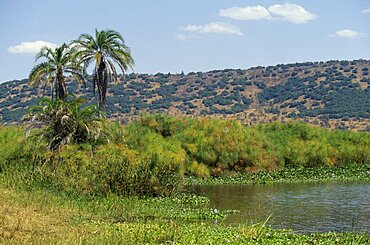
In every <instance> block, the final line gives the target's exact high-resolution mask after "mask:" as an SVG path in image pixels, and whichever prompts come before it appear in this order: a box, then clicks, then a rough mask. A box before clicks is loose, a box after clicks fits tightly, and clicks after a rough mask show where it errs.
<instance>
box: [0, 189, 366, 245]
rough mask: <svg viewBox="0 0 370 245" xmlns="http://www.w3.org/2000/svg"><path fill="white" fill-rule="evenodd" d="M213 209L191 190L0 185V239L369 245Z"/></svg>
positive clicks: (357, 237)
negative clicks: (77, 190)
mask: <svg viewBox="0 0 370 245" xmlns="http://www.w3.org/2000/svg"><path fill="white" fill-rule="evenodd" d="M228 213H229V211H225V210H220V211H215V210H213V209H212V207H210V206H209V200H208V199H207V198H204V197H198V196H194V195H192V194H179V195H176V196H173V197H166V198H133V197H131V198H122V197H117V196H114V195H113V196H109V197H86V196H74V195H68V194H65V193H62V192H54V191H50V190H40V189H39V190H37V189H31V190H30V189H28V190H26V189H16V188H9V187H7V188H6V187H4V186H1V187H0V223H1V225H0V243H15V244H17V243H44V244H50V243H60V244H76V243H83V244H102V243H110V244H251V243H253V244H287V243H291V244H308V243H310V244H312V243H315V244H334V243H335V244H368V243H369V242H370V238H369V235H367V234H357V233H313V234H307V235H302V234H294V233H293V232H291V231H287V230H273V229H271V228H269V227H266V226H264V223H263V222H262V223H259V224H256V225H240V226H238V227H229V226H224V225H215V224H214V222H213V221H214V220H215V219H222V218H223V217H225V216H226V215H227V214H228Z"/></svg>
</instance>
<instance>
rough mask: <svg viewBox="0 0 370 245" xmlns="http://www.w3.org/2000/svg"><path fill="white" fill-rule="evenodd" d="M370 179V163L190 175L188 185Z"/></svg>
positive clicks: (187, 180)
mask: <svg viewBox="0 0 370 245" xmlns="http://www.w3.org/2000/svg"><path fill="white" fill-rule="evenodd" d="M355 180H356V181H358V180H363V181H370V165H369V164H364V165H358V164H349V165H343V166H336V167H329V166H321V167H287V168H282V169H279V170H275V171H270V172H269V171H260V172H257V173H241V174H236V175H230V176H221V177H220V176H219V177H212V178H207V179H199V178H194V177H189V178H187V179H186V184H187V185H225V184H268V183H277V182H284V183H285V182H326V181H355Z"/></svg>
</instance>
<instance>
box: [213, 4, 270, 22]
mask: <svg viewBox="0 0 370 245" xmlns="http://www.w3.org/2000/svg"><path fill="white" fill-rule="evenodd" d="M218 15H219V16H223V17H229V18H231V19H235V20H261V19H270V18H271V15H270V13H269V11H267V9H266V8H265V7H263V6H261V5H257V6H247V7H244V8H241V7H233V8H228V9H221V10H220V12H219V13H218Z"/></svg>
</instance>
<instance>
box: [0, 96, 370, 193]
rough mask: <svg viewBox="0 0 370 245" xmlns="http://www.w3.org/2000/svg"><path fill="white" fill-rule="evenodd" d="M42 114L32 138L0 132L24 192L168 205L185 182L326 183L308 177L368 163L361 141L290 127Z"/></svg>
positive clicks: (368, 145) (364, 136)
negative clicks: (31, 188) (49, 190)
mask: <svg viewBox="0 0 370 245" xmlns="http://www.w3.org/2000/svg"><path fill="white" fill-rule="evenodd" d="M42 108H43V109H42V110H40V109H41V107H39V108H36V109H35V112H36V114H31V117H32V118H33V120H34V122H42V123H46V126H45V127H43V128H36V129H32V130H31V131H29V135H30V136H29V137H25V136H24V133H23V130H22V128H17V127H4V128H2V129H1V131H0V139H1V145H2V146H3V147H2V149H1V151H3V152H0V170H1V171H3V172H12V171H16V172H19V173H18V176H19V178H20V179H22V180H21V181H22V182H24V183H29V184H30V185H33V184H36V185H40V184H41V185H42V186H48V187H50V186H53V187H54V188H57V189H60V190H64V191H68V192H75V191H77V190H78V192H80V193H85V194H89V195H109V194H111V193H113V194H119V195H133V194H134V195H140V196H142V195H144V196H163V195H164V196H167V195H171V194H173V193H176V192H177V190H179V189H182V187H183V184H184V177H186V176H195V177H198V178H202V179H206V178H208V177H210V176H214V177H217V176H235V175H238V174H242V175H241V176H244V177H245V178H246V179H245V181H246V182H249V181H250V180H253V179H254V178H256V179H257V180H260V182H264V181H269V180H279V178H280V179H281V178H283V179H285V178H286V177H289V175H292V174H293V172H295V171H296V170H295V169H298V170H297V172H296V174H295V175H296V176H297V178H301V177H302V179H305V177H304V174H306V175H307V174H308V175H309V174H311V173H315V172H316V173H317V174H324V171H322V172H320V171H318V170H317V171H316V170H314V171H312V170H309V169H311V168H317V167H326V168H328V167H331V166H337V167H346V166H347V165H349V164H353V166H354V167H351V168H350V169H360V170H361V168H362V170H364V168H365V169H366V166H368V164H369V159H370V134H369V133H365V132H362V133H355V132H343V131H329V130H326V129H322V128H315V127H312V126H309V125H307V124H304V123H295V122H291V123H286V124H281V123H272V124H266V125H260V126H257V127H246V126H243V125H242V124H240V123H239V122H237V121H223V120H216V119H206V118H200V119H190V118H174V117H169V116H165V115H149V116H143V117H142V118H141V119H140V121H136V122H133V123H131V124H129V125H127V126H125V127H123V126H121V125H119V124H113V123H109V122H107V121H105V120H104V119H103V118H101V117H100V116H99V114H98V112H97V111H96V108H95V107H87V108H85V109H81V108H80V105H79V102H78V101H77V100H71V101H66V102H61V101H55V102H53V101H49V102H48V103H47V104H46V106H42ZM58 108H59V109H58ZM36 125H39V124H36ZM40 135H41V136H43V137H41V138H40ZM49 149H51V150H53V151H50V150H49ZM291 168H293V170H289V169H291ZM301 169H307V171H306V170H305V171H303V172H302V171H301ZM317 169H319V168H317ZM323 169H324V168H323ZM274 170H279V171H274ZM362 170H361V171H362ZM350 171H351V170H349V171H347V172H346V171H345V172H344V173H349V174H350V173H351V172H350ZM264 172H267V173H266V174H264ZM334 172H335V171H334ZM357 172H360V171H357ZM357 172H356V173H357ZM251 173H257V174H256V175H255V174H253V175H250V174H251ZM289 173H290V174H289ZM328 173H330V174H331V172H330V171H329V172H328ZM243 174H244V175H243ZM260 175H261V176H263V177H258V176H260ZM344 175H346V174H344ZM254 176H257V177H254ZM271 176H272V177H271ZM299 176H301V177H299ZM314 176H315V174H314V175H313V176H312V178H315V177H314ZM324 176H325V174H324ZM361 176H362V175H359V176H358V178H360V179H363V177H361ZM349 177H350V178H352V177H354V174H350V176H349Z"/></svg>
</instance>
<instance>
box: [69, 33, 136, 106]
mask: <svg viewBox="0 0 370 245" xmlns="http://www.w3.org/2000/svg"><path fill="white" fill-rule="evenodd" d="M72 44H73V45H75V47H76V48H77V49H78V51H77V52H76V58H77V59H78V60H79V62H80V63H84V65H85V67H87V66H89V65H90V64H91V63H95V68H94V72H93V90H94V92H95V88H96V87H98V96H99V100H98V105H99V108H103V107H104V106H105V101H106V94H107V85H108V82H110V81H112V80H113V81H117V82H118V74H117V70H116V67H115V64H116V65H117V66H118V67H119V68H120V70H121V71H122V73H124V72H125V71H126V70H127V69H128V68H132V66H133V64H134V60H133V58H132V57H131V52H130V49H129V48H128V47H127V46H126V45H125V42H124V40H123V37H122V36H121V34H119V33H118V32H116V31H114V30H102V31H99V30H97V29H95V36H91V35H89V34H81V36H80V37H79V39H77V40H74V41H73V42H72Z"/></svg>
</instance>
